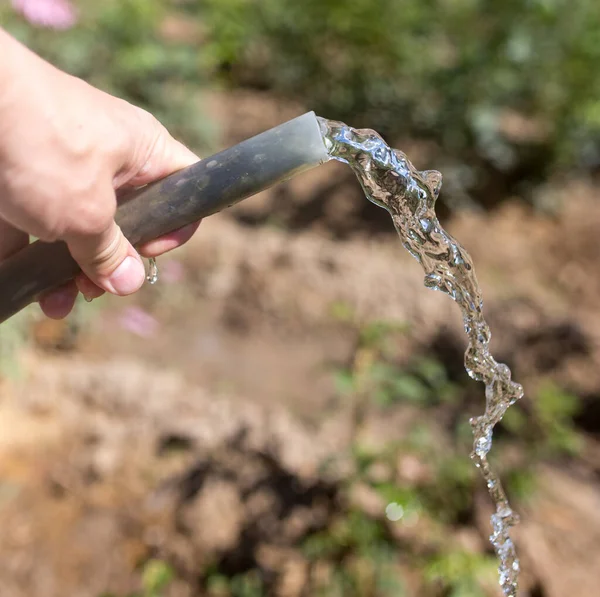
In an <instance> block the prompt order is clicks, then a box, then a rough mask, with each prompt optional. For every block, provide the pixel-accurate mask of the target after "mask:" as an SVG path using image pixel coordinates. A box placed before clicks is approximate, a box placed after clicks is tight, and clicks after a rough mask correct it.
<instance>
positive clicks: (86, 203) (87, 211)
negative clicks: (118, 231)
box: [69, 197, 116, 236]
mask: <svg viewBox="0 0 600 597" xmlns="http://www.w3.org/2000/svg"><path fill="white" fill-rule="evenodd" d="M115 209H116V202H115V201H113V202H110V201H105V200H104V201H98V200H94V199H90V198H89V197H84V198H82V199H81V200H79V201H78V204H77V209H76V210H74V211H73V214H72V217H71V221H70V226H69V228H70V232H71V233H72V234H76V235H78V236H92V235H97V234H101V233H102V232H104V231H105V230H107V229H108V228H109V226H110V225H111V223H112V221H113V220H114V216H115Z"/></svg>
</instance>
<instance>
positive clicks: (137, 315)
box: [119, 307, 159, 338]
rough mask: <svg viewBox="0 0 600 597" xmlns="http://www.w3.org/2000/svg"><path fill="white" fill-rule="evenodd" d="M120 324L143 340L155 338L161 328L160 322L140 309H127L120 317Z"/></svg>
mask: <svg viewBox="0 0 600 597" xmlns="http://www.w3.org/2000/svg"><path fill="white" fill-rule="evenodd" d="M119 324H120V325H121V327H122V328H124V329H126V330H127V331H128V332H131V333H133V334H137V335H138V336H142V338H150V337H151V336H154V334H156V332H157V331H158V328H159V323H158V321H157V320H156V319H155V318H154V317H152V315H150V314H149V313H146V311H144V310H143V309H141V308H140V307H129V308H127V309H125V310H124V311H123V312H122V314H121V317H119Z"/></svg>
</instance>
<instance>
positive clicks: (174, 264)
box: [160, 259, 185, 284]
mask: <svg viewBox="0 0 600 597" xmlns="http://www.w3.org/2000/svg"><path fill="white" fill-rule="evenodd" d="M184 278H185V268H184V267H183V265H182V264H181V262H180V261H175V260H174V259H172V260H171V261H166V262H165V263H161V264H160V280H162V281H163V282H167V283H168V284H176V283H177V282H181V281H182V280H183V279H184Z"/></svg>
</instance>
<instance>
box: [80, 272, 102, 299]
mask: <svg viewBox="0 0 600 597" xmlns="http://www.w3.org/2000/svg"><path fill="white" fill-rule="evenodd" d="M75 284H76V285H77V288H78V289H79V292H81V294H83V296H84V297H85V299H86V300H87V301H93V300H94V299H97V298H99V297H101V296H102V295H103V294H104V292H105V291H104V290H102V288H100V287H99V286H97V285H96V284H94V283H93V282H92V281H91V280H90V279H89V278H88V277H87V276H86V275H85V274H79V275H78V276H77V277H76V278H75Z"/></svg>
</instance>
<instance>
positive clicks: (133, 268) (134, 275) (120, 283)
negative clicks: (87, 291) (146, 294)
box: [108, 256, 146, 295]
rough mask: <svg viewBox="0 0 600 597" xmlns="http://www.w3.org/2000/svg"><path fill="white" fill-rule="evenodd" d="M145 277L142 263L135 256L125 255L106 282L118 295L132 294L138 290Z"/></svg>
mask: <svg viewBox="0 0 600 597" xmlns="http://www.w3.org/2000/svg"><path fill="white" fill-rule="evenodd" d="M145 278H146V272H145V270H144V265H143V264H142V262H141V261H138V260H137V259H135V257H131V256H129V257H126V258H125V259H124V260H123V262H122V263H121V265H119V267H118V268H117V269H116V270H115V271H114V272H113V273H112V275H111V276H110V278H109V279H108V283H109V284H110V285H111V286H112V288H113V290H114V292H115V293H116V294H120V295H127V294H132V293H134V292H135V291H136V290H139V289H140V288H141V286H142V284H143V283H144V280H145Z"/></svg>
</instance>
